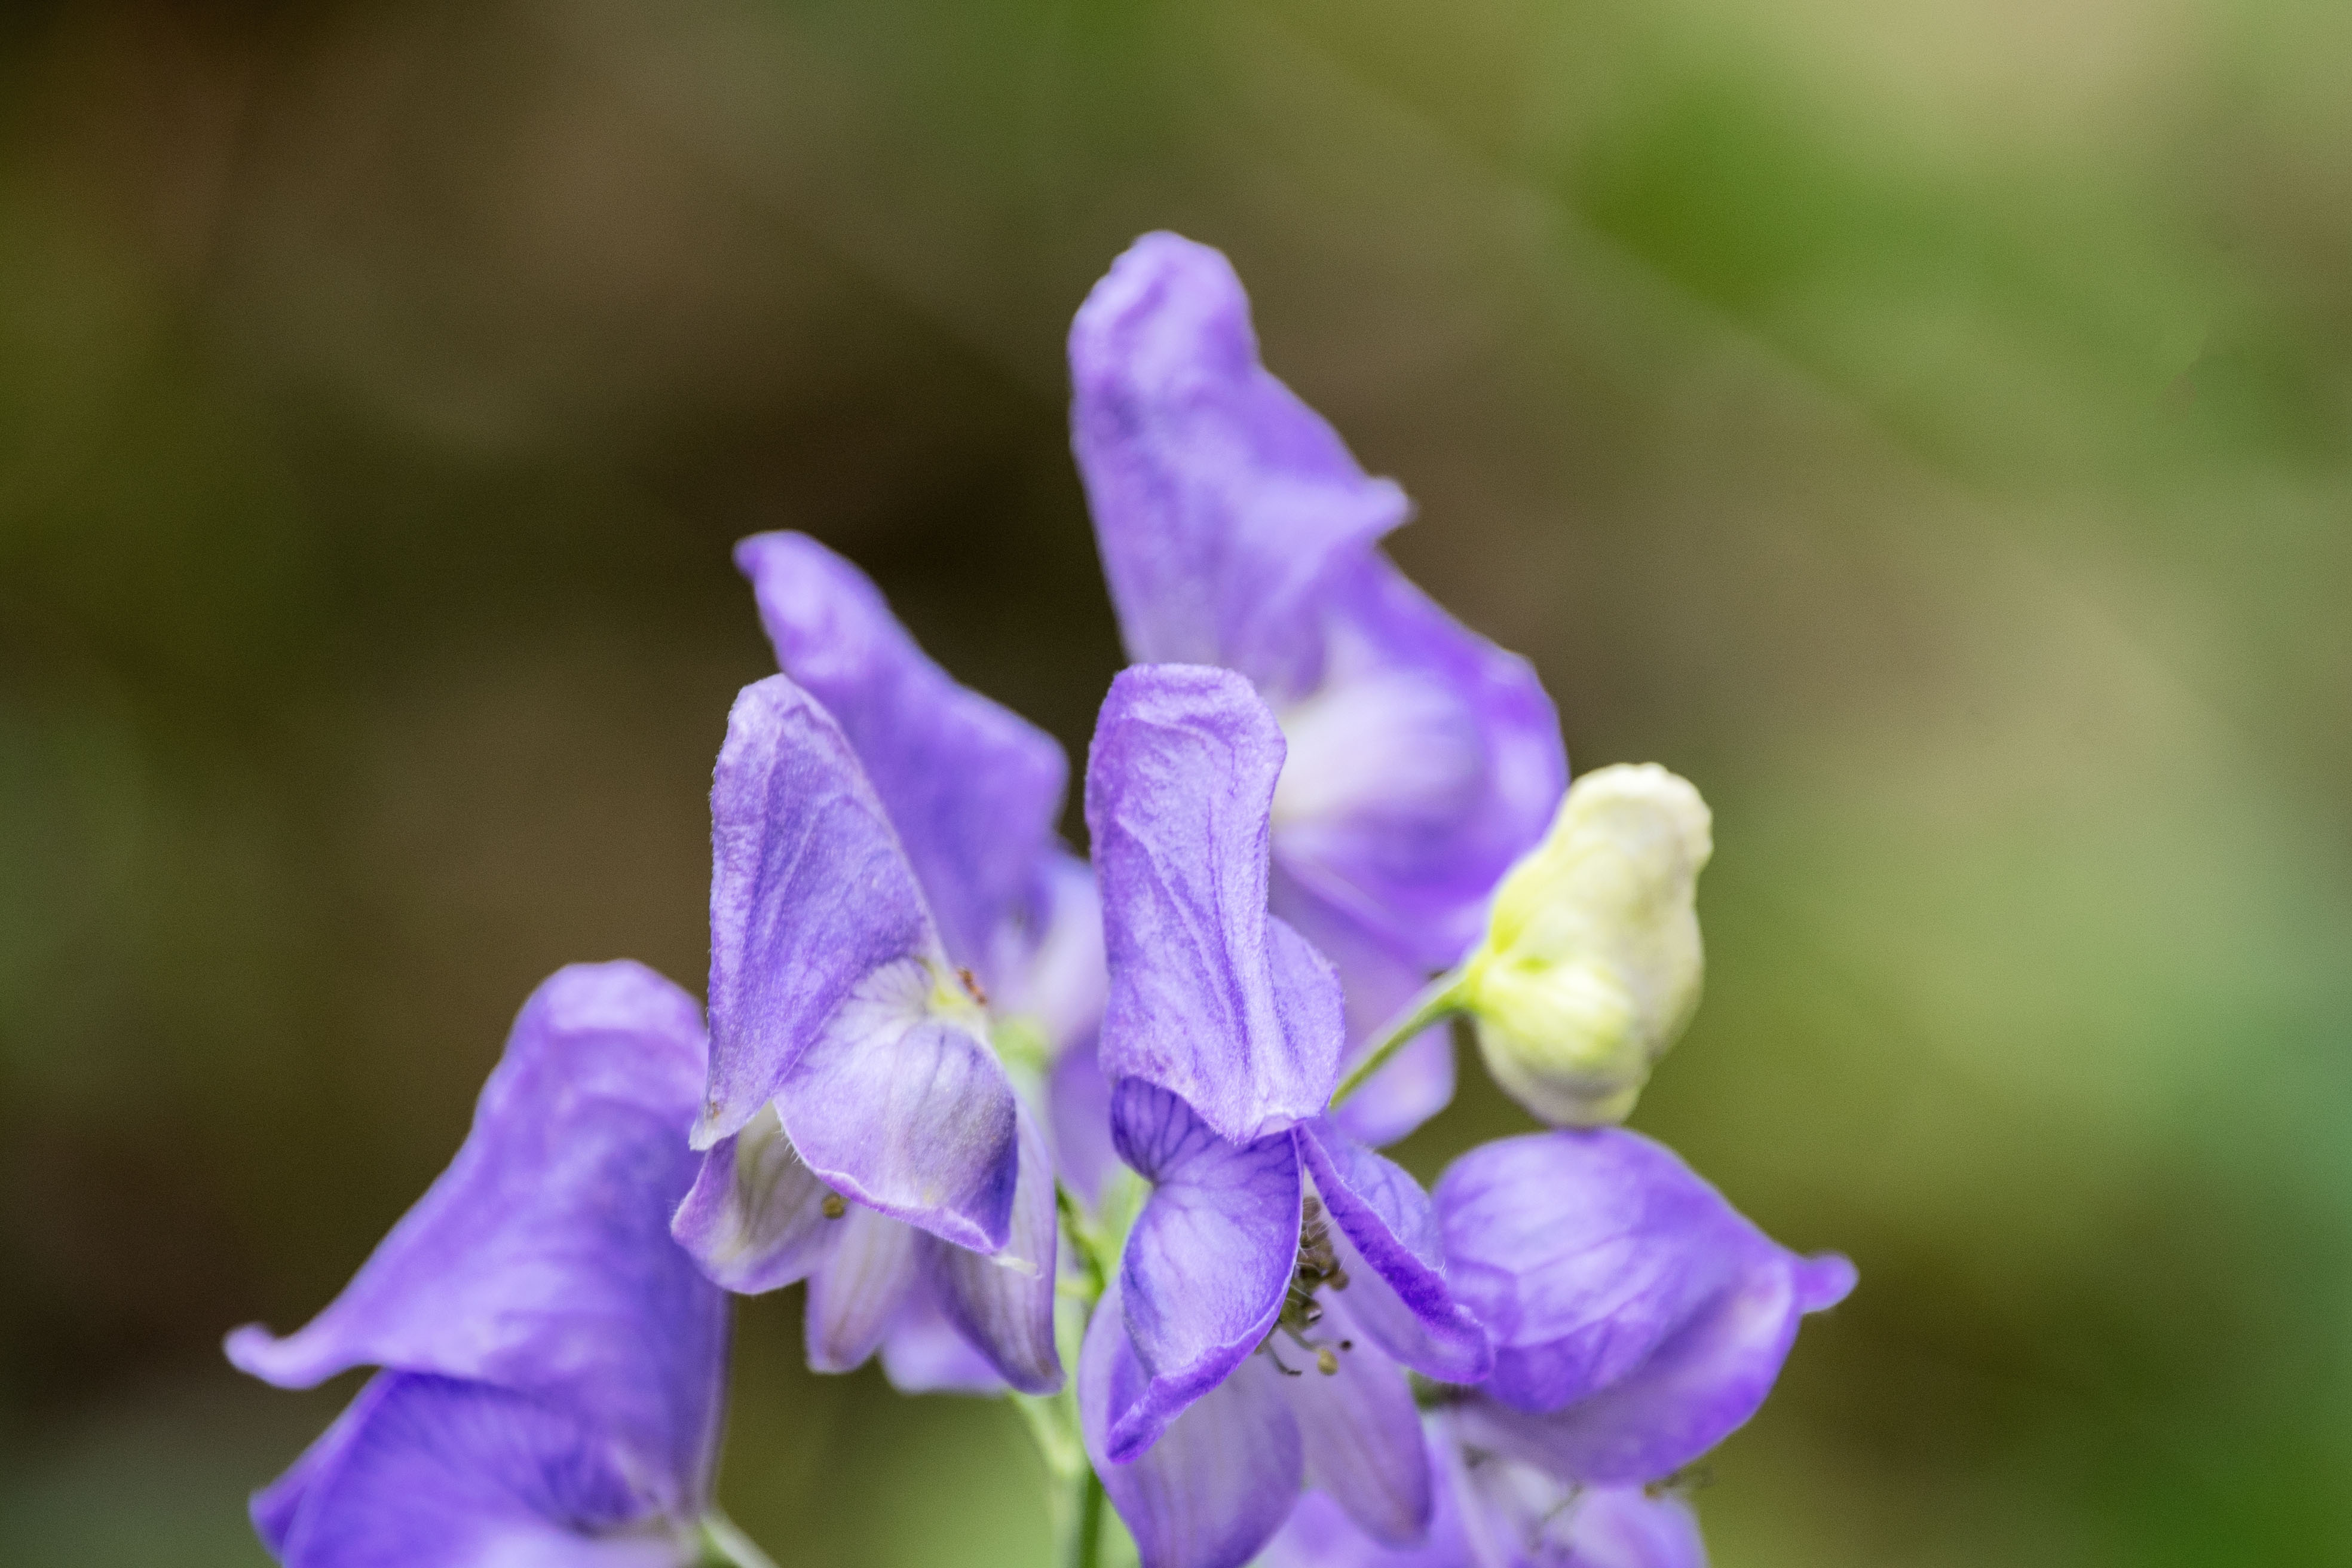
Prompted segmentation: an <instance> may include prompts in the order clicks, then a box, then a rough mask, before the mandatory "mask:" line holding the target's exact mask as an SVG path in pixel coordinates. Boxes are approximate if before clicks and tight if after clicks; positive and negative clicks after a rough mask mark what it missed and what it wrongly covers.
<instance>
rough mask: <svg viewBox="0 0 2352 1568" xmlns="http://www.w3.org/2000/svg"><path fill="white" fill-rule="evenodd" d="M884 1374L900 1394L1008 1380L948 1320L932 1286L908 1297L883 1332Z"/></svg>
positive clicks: (997, 1385) (975, 1390) (974, 1389)
mask: <svg viewBox="0 0 2352 1568" xmlns="http://www.w3.org/2000/svg"><path fill="white" fill-rule="evenodd" d="M930 1245H932V1246H934V1247H938V1246H941V1245H943V1244H942V1243H940V1242H933V1243H931V1244H930ZM882 1373H883V1375H884V1376H886V1377H887V1378H888V1379H889V1380H890V1386H891V1387H893V1388H895V1389H897V1390H898V1392H899V1393H901V1394H1003V1393H1004V1392H1005V1387H1004V1380H1003V1378H1002V1377H999V1376H998V1375H997V1374H996V1369H995V1368H994V1367H992V1366H991V1365H989V1364H988V1358H986V1357H985V1356H983V1355H982V1354H981V1353H980V1352H978V1351H976V1350H974V1349H972V1348H971V1341H969V1340H967V1339H965V1338H964V1337H963V1335H962V1333H961V1331H959V1330H958V1329H957V1328H956V1326H955V1325H954V1324H953V1323H950V1322H949V1321H948V1320H947V1314H945V1313H944V1312H941V1311H940V1309H939V1305H938V1303H937V1301H936V1300H934V1299H933V1298H932V1295H931V1293H930V1292H929V1291H928V1290H918V1291H917V1292H915V1294H914V1295H913V1296H912V1297H910V1298H909V1299H908V1302H907V1307H906V1310H904V1311H903V1312H901V1313H900V1314H899V1316H898V1322H897V1323H895V1324H894V1325H892V1327H891V1330H890V1331H889V1332H888V1333H887V1334H886V1335H884V1336H883V1340H882Z"/></svg>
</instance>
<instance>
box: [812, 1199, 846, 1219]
mask: <svg viewBox="0 0 2352 1568" xmlns="http://www.w3.org/2000/svg"><path fill="white" fill-rule="evenodd" d="M816 1206H817V1212H819V1213H820V1214H822V1215H824V1217H825V1218H827V1219H839V1218H840V1217H841V1216H842V1215H845V1214H847V1213H848V1212H849V1205H847V1204H845V1203H844V1202H842V1200H841V1194H839V1193H827V1194H824V1197H823V1198H822V1199H820V1200H819V1201H818V1203H817V1205H816Z"/></svg>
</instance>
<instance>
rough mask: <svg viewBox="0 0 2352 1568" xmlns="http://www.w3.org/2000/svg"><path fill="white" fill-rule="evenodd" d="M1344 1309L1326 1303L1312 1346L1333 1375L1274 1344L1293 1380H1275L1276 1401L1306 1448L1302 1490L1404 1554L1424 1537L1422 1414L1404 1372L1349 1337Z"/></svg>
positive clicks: (1426, 1497)
mask: <svg viewBox="0 0 2352 1568" xmlns="http://www.w3.org/2000/svg"><path fill="white" fill-rule="evenodd" d="M1349 1295H1350V1296H1351V1297H1352V1295H1353V1292H1349ZM1348 1307H1349V1301H1346V1300H1339V1298H1338V1297H1337V1295H1336V1294H1335V1295H1333V1296H1327V1297H1325V1298H1324V1306H1323V1318H1322V1321H1320V1322H1319V1323H1318V1324H1317V1325H1316V1338H1317V1339H1318V1340H1319V1341H1321V1342H1324V1343H1325V1344H1326V1345H1327V1346H1328V1347H1331V1348H1332V1351H1333V1354H1334V1355H1335V1356H1336V1357H1337V1358H1338V1361H1339V1371H1338V1372H1336V1373H1331V1374H1330V1375H1328V1376H1326V1375H1324V1373H1322V1372H1321V1371H1319V1370H1318V1368H1317V1366H1316V1365H1315V1363H1314V1361H1313V1360H1312V1359H1311V1358H1308V1357H1306V1356H1304V1355H1303V1354H1302V1355H1301V1357H1300V1361H1304V1362H1305V1364H1304V1365H1303V1366H1302V1365H1300V1364H1299V1361H1293V1360H1292V1359H1291V1356H1290V1354H1288V1353H1286V1352H1290V1351H1293V1350H1295V1349H1296V1347H1293V1346H1287V1345H1284V1344H1283V1343H1282V1342H1280V1341H1277V1342H1276V1345H1275V1346H1274V1348H1273V1353H1274V1354H1275V1355H1276V1356H1278V1357H1280V1358H1281V1359H1282V1361H1284V1362H1286V1363H1289V1364H1290V1366H1291V1369H1292V1370H1293V1371H1295V1372H1297V1374H1298V1375H1297V1376H1295V1377H1284V1378H1283V1379H1282V1382H1281V1388H1282V1394H1283V1397H1284V1399H1285V1401H1286V1402H1287V1403H1288V1405H1290V1410H1291V1414H1292V1415H1294V1416H1296V1417H1297V1421H1298V1432H1299V1436H1300V1438H1301V1440H1302V1441H1303V1442H1304V1444H1305V1447H1306V1453H1307V1485H1309V1486H1311V1487H1315V1488H1317V1489H1320V1490H1321V1491H1323V1492H1324V1493H1326V1494H1328V1496H1329V1497H1331V1498H1332V1499H1333V1500H1335V1501H1337V1502H1338V1503H1339V1505H1340V1507H1342V1508H1343V1509H1345V1510H1347V1511H1348V1513H1349V1517H1351V1518H1352V1519H1354V1520H1355V1521H1356V1523H1357V1524H1358V1525H1359V1526H1360V1528H1361V1529H1362V1530H1363V1531H1365V1532H1366V1533H1367V1534H1370V1535H1371V1536H1373V1537H1374V1538H1376V1539H1377V1540H1379V1541H1381V1542H1383V1543H1385V1544H1387V1545H1391V1546H1409V1545H1412V1544H1413V1543H1414V1542H1419V1541H1421V1540H1422V1539H1423V1537H1424V1536H1426V1535H1427V1534H1428V1531H1429V1521H1430V1484H1429V1457H1428V1454H1427V1451H1426V1449H1425V1448H1424V1447H1423V1442H1422V1436H1421V1413H1420V1411H1419V1410H1417V1409H1415V1408H1414V1406H1413V1402H1412V1386H1411V1385H1410V1384H1407V1383H1406V1381H1405V1375H1404V1370H1403V1369H1402V1367H1400V1366H1398V1365H1397V1363H1394V1362H1392V1361H1391V1360H1390V1359H1389V1358H1388V1357H1387V1356H1386V1355H1384V1354H1382V1353H1381V1350H1380V1348H1379V1346H1378V1345H1376V1344H1375V1343H1373V1342H1372V1341H1371V1340H1370V1338H1369V1337H1367V1336H1363V1335H1359V1334H1357V1333H1356V1332H1355V1330H1356V1328H1357V1327H1358V1325H1357V1324H1356V1323H1355V1322H1354V1321H1351V1320H1350V1319H1349V1315H1348Z"/></svg>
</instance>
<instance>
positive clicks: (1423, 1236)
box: [1298, 1121, 1494, 1383]
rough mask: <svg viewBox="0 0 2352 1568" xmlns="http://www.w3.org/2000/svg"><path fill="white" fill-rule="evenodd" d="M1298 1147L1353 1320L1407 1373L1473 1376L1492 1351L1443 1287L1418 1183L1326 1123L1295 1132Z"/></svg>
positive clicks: (1435, 1235) (1449, 1378) (1439, 1247)
mask: <svg viewBox="0 0 2352 1568" xmlns="http://www.w3.org/2000/svg"><path fill="white" fill-rule="evenodd" d="M1298 1148H1299V1152H1300V1153H1301V1154H1303V1155H1304V1156H1305V1157H1306V1161H1307V1171H1308V1173H1310V1174H1311V1175H1312V1176H1313V1177H1314V1179H1315V1190H1316V1192H1317V1193H1318V1194H1320V1196H1321V1197H1322V1200H1323V1205H1324V1206H1325V1208H1327V1209H1328V1211H1329V1212H1330V1215H1331V1222H1332V1225H1333V1226H1335V1227H1336V1228H1337V1231H1338V1235H1337V1236H1336V1237H1334V1239H1335V1241H1336V1242H1338V1243H1339V1246H1340V1247H1341V1253H1340V1261H1341V1264H1342V1266H1343V1267H1344V1268H1346V1270H1347V1274H1348V1277H1349V1287H1348V1289H1347V1292H1346V1295H1347V1300H1348V1306H1349V1311H1350V1312H1351V1314H1352V1315H1353V1317H1354V1320H1355V1321H1356V1322H1357V1323H1359V1324H1360V1325H1361V1326H1362V1328H1363V1330H1364V1331H1365V1333H1366V1334H1368V1335H1369V1336H1370V1338H1371V1339H1373V1340H1374V1341H1376V1342H1379V1343H1380V1344H1381V1346H1382V1347H1383V1348H1384V1349H1386V1350H1387V1352H1389V1353H1390V1354H1391V1355H1392V1356H1394V1357H1396V1359H1398V1360H1399V1361H1401V1362H1402V1363H1405V1364H1406V1365H1407V1366H1410V1367H1412V1369H1413V1370H1414V1371H1416V1372H1419V1373H1423V1374H1425V1375H1427V1376H1430V1377H1433V1378H1437V1379H1439V1380H1441V1381H1443V1382H1446V1383H1476V1382H1479V1381H1481V1380H1483V1379H1484V1378H1485V1377H1486V1374H1487V1373H1489V1372H1490V1371H1491V1370H1493V1367H1494V1352H1493V1350H1492V1348H1491V1347H1490V1345H1489V1343H1488V1341H1487V1337H1486V1330H1485V1329H1484V1328H1482V1327H1481V1326H1480V1325H1479V1322H1478V1320H1477V1319H1476V1318H1475V1316H1474V1315H1472V1313H1471V1312H1470V1311H1469V1310H1468V1309H1466V1308H1465V1306H1463V1304H1462V1303H1461V1302H1460V1301H1458V1300H1455V1299H1454V1293H1453V1291H1452V1290H1451V1289H1449V1288H1448V1286H1447V1283H1446V1269H1445V1258H1444V1237H1442V1235H1441V1234H1440V1232H1439V1229H1438V1223H1437V1212H1436V1209H1435V1207H1434V1205H1432V1204H1431V1202H1430V1200H1429V1195H1428V1194H1425V1193H1423V1191H1422V1190H1421V1184H1420V1183H1418V1182H1416V1181H1414V1180H1413V1179H1412V1176H1411V1175H1409V1174H1407V1173H1406V1172H1405V1171H1404V1169H1403V1168H1402V1166H1399V1165H1397V1164H1396V1163H1393V1162H1391V1161H1389V1160H1386V1159H1383V1158H1382V1157H1381V1156H1380V1155H1379V1154H1376V1153H1374V1152H1372V1151H1370V1149H1367V1148H1365V1147H1363V1146H1362V1145H1361V1144H1360V1143H1357V1142H1354V1141H1352V1140H1351V1139H1349V1138H1348V1137H1346V1136H1345V1135H1343V1134H1341V1133H1340V1132H1339V1131H1338V1130H1337V1129H1336V1128H1334V1127H1333V1126H1332V1125H1331V1123H1330V1122H1328V1121H1310V1122H1307V1124H1305V1125H1304V1126H1302V1127H1301V1128H1300V1129H1299V1131H1298Z"/></svg>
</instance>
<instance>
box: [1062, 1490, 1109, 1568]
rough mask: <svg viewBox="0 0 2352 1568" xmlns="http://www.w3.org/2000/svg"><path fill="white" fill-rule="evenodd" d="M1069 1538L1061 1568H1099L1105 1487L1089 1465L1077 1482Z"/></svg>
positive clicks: (1063, 1552)
mask: <svg viewBox="0 0 2352 1568" xmlns="http://www.w3.org/2000/svg"><path fill="white" fill-rule="evenodd" d="M1073 1486H1074V1487H1075V1491H1074V1492H1073V1495H1072V1497H1071V1499H1070V1536H1069V1539H1068V1540H1067V1541H1066V1542H1063V1543H1062V1568H1098V1565H1099V1564H1100V1563H1101V1562H1102V1536H1103V1484H1102V1478H1101V1477H1100V1476H1098V1475H1097V1474H1095V1470H1094V1467H1093V1466H1092V1465H1088V1466H1087V1468H1086V1473H1085V1474H1084V1475H1082V1476H1080V1477H1079V1478H1078V1479H1076V1481H1075V1482H1074V1483H1073Z"/></svg>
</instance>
